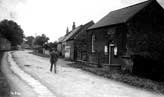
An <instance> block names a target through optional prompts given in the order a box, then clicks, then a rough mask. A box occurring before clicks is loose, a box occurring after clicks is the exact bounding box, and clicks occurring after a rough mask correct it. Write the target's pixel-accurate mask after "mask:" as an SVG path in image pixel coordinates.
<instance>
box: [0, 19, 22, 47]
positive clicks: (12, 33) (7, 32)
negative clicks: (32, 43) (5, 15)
mask: <svg viewBox="0 0 164 97" xmlns="http://www.w3.org/2000/svg"><path fill="white" fill-rule="evenodd" d="M0 32H1V34H2V36H3V37H5V38H7V39H8V40H9V41H10V42H11V45H12V46H16V45H20V44H21V43H22V42H23V38H24V32H23V30H22V28H21V27H20V26H19V25H18V24H17V23H16V22H14V21H12V20H3V21H1V22H0Z"/></svg>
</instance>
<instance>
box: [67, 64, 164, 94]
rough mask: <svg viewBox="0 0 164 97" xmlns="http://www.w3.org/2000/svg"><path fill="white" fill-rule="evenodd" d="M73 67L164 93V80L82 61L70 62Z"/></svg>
mask: <svg viewBox="0 0 164 97" xmlns="http://www.w3.org/2000/svg"><path fill="white" fill-rule="evenodd" d="M68 65H69V66H71V67H75V68H81V69H82V70H85V71H87V72H91V73H93V74H96V75H99V76H103V77H105V78H109V79H113V80H115V81H119V82H123V83H126V84H128V85H131V86H135V87H137V88H141V89H146V90H148V91H151V92H156V93H161V94H164V82H157V81H153V80H150V79H146V78H142V77H138V76H136V75H133V74H130V73H125V72H121V71H111V72H110V71H109V69H106V68H97V67H95V66H94V67H92V66H90V65H87V64H85V63H81V62H75V63H72V64H68Z"/></svg>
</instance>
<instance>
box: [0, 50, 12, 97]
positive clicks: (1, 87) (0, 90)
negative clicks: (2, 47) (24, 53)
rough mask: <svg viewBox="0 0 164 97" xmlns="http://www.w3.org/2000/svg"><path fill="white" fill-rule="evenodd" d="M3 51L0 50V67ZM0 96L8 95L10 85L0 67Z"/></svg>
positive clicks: (7, 96)
mask: <svg viewBox="0 0 164 97" xmlns="http://www.w3.org/2000/svg"><path fill="white" fill-rule="evenodd" d="M2 56H3V53H2V52H0V67H1V59H2ZM0 97H10V87H9V84H8V83H7V80H6V78H5V77H4V75H3V73H2V72H1V68H0Z"/></svg>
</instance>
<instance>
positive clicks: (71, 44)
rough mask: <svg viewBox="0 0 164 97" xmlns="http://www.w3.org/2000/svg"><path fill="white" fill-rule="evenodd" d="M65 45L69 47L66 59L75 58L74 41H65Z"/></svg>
mask: <svg viewBox="0 0 164 97" xmlns="http://www.w3.org/2000/svg"><path fill="white" fill-rule="evenodd" d="M65 47H69V48H70V56H69V57H67V59H70V60H75V58H76V55H75V51H74V50H75V49H74V41H73V40H70V41H67V42H66V45H65ZM65 53H66V52H65Z"/></svg>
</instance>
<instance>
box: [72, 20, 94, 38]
mask: <svg viewBox="0 0 164 97" xmlns="http://www.w3.org/2000/svg"><path fill="white" fill-rule="evenodd" d="M93 24H94V22H93V21H89V22H88V23H86V24H84V25H83V26H82V28H81V30H80V31H79V33H76V34H75V35H74V36H72V37H71V38H72V39H77V38H79V37H81V35H82V34H84V33H85V31H86V30H87V29H88V28H89V27H91V26H92V25H93ZM78 36H79V37H78Z"/></svg>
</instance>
